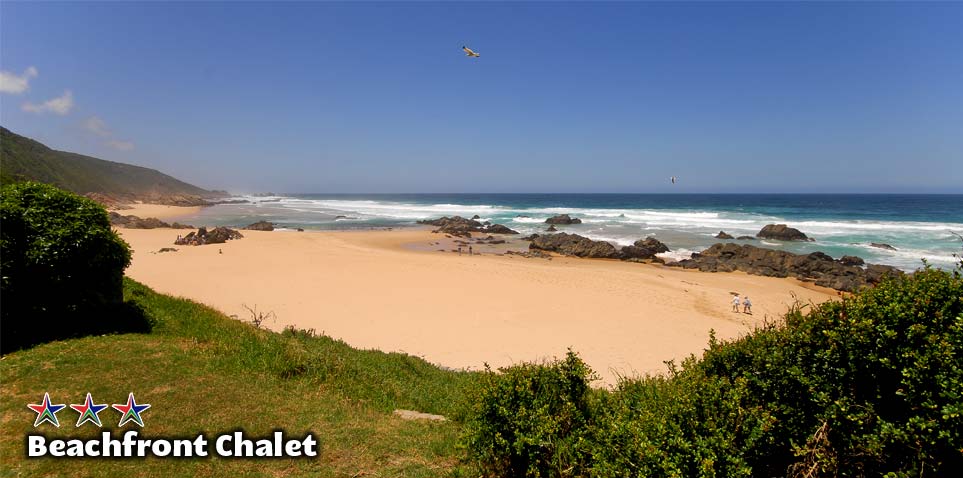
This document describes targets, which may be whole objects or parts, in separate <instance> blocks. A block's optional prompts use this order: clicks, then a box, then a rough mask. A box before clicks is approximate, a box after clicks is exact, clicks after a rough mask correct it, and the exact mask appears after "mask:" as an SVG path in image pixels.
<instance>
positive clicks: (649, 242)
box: [633, 237, 669, 254]
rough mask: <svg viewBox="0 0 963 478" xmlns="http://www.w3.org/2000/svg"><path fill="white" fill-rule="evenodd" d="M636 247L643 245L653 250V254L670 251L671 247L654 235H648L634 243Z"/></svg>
mask: <svg viewBox="0 0 963 478" xmlns="http://www.w3.org/2000/svg"><path fill="white" fill-rule="evenodd" d="M633 245H634V246H635V247H642V248H646V249H649V250H651V251H652V253H653V254H660V253H663V252H669V247H668V246H666V245H665V244H663V243H662V242H661V241H659V240H658V239H656V238H654V237H646V238H645V239H639V240H638V241H635V244H633Z"/></svg>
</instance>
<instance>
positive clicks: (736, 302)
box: [732, 294, 739, 313]
mask: <svg viewBox="0 0 963 478" xmlns="http://www.w3.org/2000/svg"><path fill="white" fill-rule="evenodd" d="M732 311H733V312H737V313H738V312H739V294H736V295H735V296H734V297H733V298H732Z"/></svg>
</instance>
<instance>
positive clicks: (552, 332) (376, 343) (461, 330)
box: [120, 216, 836, 385]
mask: <svg viewBox="0 0 963 478" xmlns="http://www.w3.org/2000/svg"><path fill="white" fill-rule="evenodd" d="M155 217H156V216H155ZM120 232H121V234H122V235H123V237H124V239H125V240H127V241H128V242H129V243H130V244H131V246H132V248H133V249H134V258H133V263H132V265H131V267H130V268H129V269H128V270H127V274H128V275H129V276H130V277H132V278H134V279H136V280H138V281H141V282H143V283H145V284H147V285H149V286H150V287H152V288H154V289H155V290H157V291H159V292H163V293H167V294H172V295H176V296H182V297H187V298H190V299H194V300H196V301H198V302H202V303H204V304H208V305H210V306H213V307H214V308H217V309H218V310H221V311H223V312H225V313H227V314H228V315H236V316H237V317H238V318H239V319H242V320H249V319H250V313H249V312H248V311H247V310H246V309H245V308H244V306H245V305H247V306H249V307H252V308H253V307H255V306H256V307H257V310H259V311H264V312H268V311H270V312H274V313H275V314H276V316H277V318H276V320H275V321H269V322H267V323H266V324H265V325H266V326H267V327H270V328H272V329H276V330H280V329H282V328H283V327H285V326H287V325H295V326H297V327H299V328H313V329H315V331H317V332H318V333H322V332H323V333H324V334H326V335H328V336H331V337H334V338H338V339H342V340H344V341H345V342H347V343H348V344H350V345H352V346H354V347H359V348H374V349H379V350H384V351H403V352H406V353H409V354H412V355H416V356H420V357H423V358H425V359H426V360H428V361H430V362H432V363H435V364H439V365H443V366H446V367H453V368H467V369H474V370H477V369H480V368H482V367H483V366H484V364H485V363H488V364H490V365H492V366H493V367H501V366H506V365H510V364H513V363H517V362H519V361H539V360H542V359H546V358H551V357H561V356H564V354H565V352H566V349H567V348H568V347H571V348H572V349H573V350H575V351H577V352H578V353H579V354H581V356H582V358H583V359H584V360H585V361H586V362H587V363H588V364H589V365H590V366H591V367H592V368H593V369H594V370H595V371H596V372H598V373H599V375H600V376H601V377H602V382H601V384H608V385H611V384H613V383H615V382H616V381H617V377H618V376H620V375H622V376H626V375H637V374H641V373H661V372H664V371H665V370H666V368H665V365H664V363H663V362H664V361H666V360H670V359H674V360H680V359H683V358H685V357H686V356H688V355H689V354H693V353H695V354H699V353H701V351H702V350H703V349H704V348H705V347H706V345H707V343H708V340H709V331H710V329H713V330H715V333H716V336H717V337H719V338H720V339H730V338H735V337H738V336H740V335H743V334H745V333H746V332H748V331H749V330H751V328H752V327H753V326H755V325H758V324H760V323H762V321H763V320H764V318H766V317H767V316H768V317H769V318H770V319H775V318H779V317H781V316H782V315H783V313H785V311H786V310H787V307H788V306H789V305H790V304H791V303H793V302H794V301H795V300H799V301H802V302H804V303H808V302H810V301H812V302H821V301H824V300H827V299H831V298H834V297H836V293H835V291H832V290H829V289H823V288H818V287H815V286H812V285H810V284H803V283H802V282H799V281H797V280H795V279H778V278H768V277H758V276H750V275H746V274H743V273H702V272H695V271H684V270H679V269H674V268H666V267H663V266H658V265H643V264H635V263H626V262H618V261H608V260H588V259H577V258H566V257H556V258H554V259H552V260H547V259H529V258H524V257H516V256H499V255H494V254H490V255H475V256H468V255H467V254H465V255H460V256H459V255H458V254H455V253H452V252H437V251H435V252H428V251H425V250H424V248H425V247H424V246H426V245H428V244H433V243H434V242H435V241H438V240H439V238H440V237H442V236H440V235H436V234H431V233H430V232H428V231H425V230H421V229H402V230H394V231H361V232H281V231H274V232H259V231H243V233H244V235H245V238H244V239H240V240H236V241H231V242H228V243H226V244H216V245H208V246H197V247H191V246H176V247H177V248H178V252H169V253H157V252H156V251H157V250H158V249H160V248H162V247H174V246H173V241H174V239H175V237H176V236H177V235H178V234H183V232H184V231H176V230H170V229H152V230H133V229H130V230H128V229H121V230H120ZM412 245H420V246H422V250H416V248H413V247H411V246H412ZM219 252H222V253H219ZM731 292H738V293H740V294H748V295H749V296H750V297H751V299H752V302H753V312H754V313H753V315H746V314H742V313H733V312H731V305H730V301H731V298H732V296H731V295H730V293H731Z"/></svg>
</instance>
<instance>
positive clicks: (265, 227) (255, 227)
mask: <svg viewBox="0 0 963 478" xmlns="http://www.w3.org/2000/svg"><path fill="white" fill-rule="evenodd" d="M243 229H245V230H247V231H273V230H274V223H273V222H268V221H258V222H255V223H253V224H248V225H246V226H244V228H243Z"/></svg>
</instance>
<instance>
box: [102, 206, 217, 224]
mask: <svg viewBox="0 0 963 478" xmlns="http://www.w3.org/2000/svg"><path fill="white" fill-rule="evenodd" d="M124 206H126V209H111V208H107V210H108V211H113V212H116V213H117V214H120V215H122V216H137V217H139V218H141V219H147V218H151V217H153V218H157V219H161V220H168V219H179V218H182V217H186V216H191V215H194V214H197V213H199V212H201V209H203V208H204V206H168V205H164V204H149V203H131V204H125V205H124Z"/></svg>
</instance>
